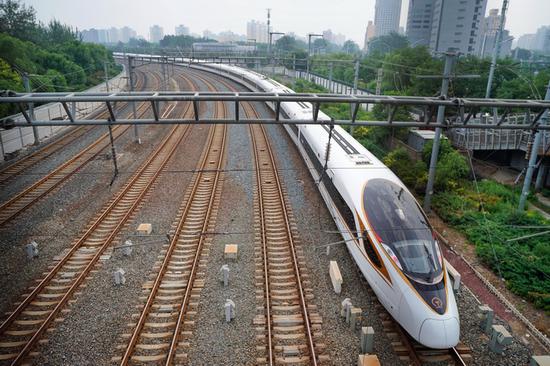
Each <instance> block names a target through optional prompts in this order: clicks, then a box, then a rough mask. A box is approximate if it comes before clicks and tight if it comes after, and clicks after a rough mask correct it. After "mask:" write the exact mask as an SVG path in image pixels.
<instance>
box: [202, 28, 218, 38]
mask: <svg viewBox="0 0 550 366" xmlns="http://www.w3.org/2000/svg"><path fill="white" fill-rule="evenodd" d="M202 37H203V38H206V39H216V38H217V37H216V34H214V33H213V32H211V31H209V30H208V29H206V30H204V31H202Z"/></svg>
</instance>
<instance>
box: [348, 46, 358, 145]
mask: <svg viewBox="0 0 550 366" xmlns="http://www.w3.org/2000/svg"><path fill="white" fill-rule="evenodd" d="M358 85H359V57H357V58H356V59H355V72H354V75H353V95H357V86H358ZM350 112H351V106H350ZM354 131H355V127H354V126H350V128H349V132H350V134H351V135H352V136H353V132H354Z"/></svg>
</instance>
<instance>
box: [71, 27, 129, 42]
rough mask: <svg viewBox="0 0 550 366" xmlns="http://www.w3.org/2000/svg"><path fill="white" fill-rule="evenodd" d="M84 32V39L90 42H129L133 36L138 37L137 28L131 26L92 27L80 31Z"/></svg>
mask: <svg viewBox="0 0 550 366" xmlns="http://www.w3.org/2000/svg"><path fill="white" fill-rule="evenodd" d="M80 34H82V40H83V41H84V42H90V43H101V44H109V43H111V44H112V43H118V42H123V43H128V41H129V40H130V39H131V38H136V37H137V33H136V31H135V30H133V29H132V28H129V27H123V28H120V29H118V28H115V27H112V28H109V29H95V28H91V29H88V30H83V31H82V32H80Z"/></svg>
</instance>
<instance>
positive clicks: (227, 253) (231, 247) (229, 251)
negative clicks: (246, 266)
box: [223, 244, 239, 259]
mask: <svg viewBox="0 0 550 366" xmlns="http://www.w3.org/2000/svg"><path fill="white" fill-rule="evenodd" d="M238 254H239V246H238V245H237V244H226V245H225V249H224V251H223V256H224V258H225V259H237V256H238Z"/></svg>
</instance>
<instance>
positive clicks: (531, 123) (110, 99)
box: [0, 91, 550, 131]
mask: <svg viewBox="0 0 550 366" xmlns="http://www.w3.org/2000/svg"><path fill="white" fill-rule="evenodd" d="M218 101H222V102H232V103H233V104H234V106H235V116H234V117H233V118H223V119H215V118H203V117H202V116H201V115H200V113H199V103H204V102H218ZM75 102H96V103H97V102H100V103H104V104H105V107H106V109H107V110H108V111H109V117H108V118H106V119H90V118H87V117H86V116H84V117H82V118H80V119H77V117H76V116H75V115H74V114H73V113H72V111H71V109H70V108H69V105H70V104H71V103H75ZM116 102H148V105H149V108H150V109H151V111H152V115H153V118H127V119H122V118H118V116H117V115H116V113H115V111H114V108H113V104H114V103H116ZM158 102H191V103H193V109H194V112H195V113H194V116H193V118H189V119H185V118H163V117H162V116H161V115H160V114H159V113H158V110H157V107H156V106H157V104H156V103H158ZM243 102H263V103H268V104H270V105H271V106H272V107H273V110H274V112H275V116H274V118H262V119H251V118H242V117H241V115H240V113H239V108H240V104H241V103H243ZM300 102H301V103H311V105H312V116H311V119H300V120H298V119H288V118H286V116H285V115H284V112H283V111H282V110H281V104H282V103H300ZM6 103H11V104H16V105H17V106H18V107H19V109H20V111H21V114H22V115H23V117H24V118H25V121H14V120H13V119H11V118H9V117H8V118H4V119H3V120H1V123H0V128H4V129H9V128H12V127H32V126H71V125H116V124H127V125H147V124H194V123H202V124H219V123H226V124H250V123H258V124H323V125H331V124H334V125H336V124H338V125H353V126H388V127H424V128H437V127H439V128H443V129H450V128H476V129H514V130H517V129H521V130H534V131H538V130H550V125H547V124H541V118H542V117H543V115H544V112H545V111H548V110H550V101H547V100H510V99H471V98H453V99H445V98H436V97H410V96H386V95H352V96H347V95H340V94H316V93H296V94H277V93H264V92H239V93H233V92H169V91H167V92H150V91H142V92H132V93H128V92H120V93H14V92H11V91H2V92H0V104H6ZM29 103H33V104H35V105H36V104H40V103H60V104H61V105H62V106H63V108H64V109H65V112H66V113H67V117H68V118H67V120H34V119H33V118H32V115H31V114H29V113H28V111H27V105H28V104H29ZM333 103H340V104H341V103H347V104H350V106H351V111H352V113H351V117H350V119H346V120H334V119H332V120H326V119H323V120H320V119H319V118H318V117H319V111H320V108H321V104H333ZM363 104H381V105H384V106H386V107H387V109H388V117H387V119H386V120H384V121H367V120H358V119H357V116H358V111H359V109H360V107H361V105H363ZM403 106H416V107H419V108H422V109H423V110H424V112H425V116H426V118H425V119H424V121H396V120H395V119H394V116H395V114H396V111H397V109H398V108H399V107H403ZM440 106H442V107H446V109H447V111H448V114H447V118H445V119H444V120H443V121H440V122H436V121H434V118H435V116H436V111H437V108H438V107H440ZM492 108H499V109H501V110H503V111H504V113H502V114H501V116H500V119H499V120H498V121H497V123H492V124H486V123H483V124H481V123H470V120H471V119H472V117H474V116H475V115H476V114H477V113H479V112H480V111H481V110H482V109H492ZM516 110H522V111H525V119H524V121H523V123H513V124H512V123H508V122H506V117H507V115H508V114H509V113H510V112H512V111H516ZM532 114H534V117H532ZM449 116H450V117H449Z"/></svg>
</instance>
